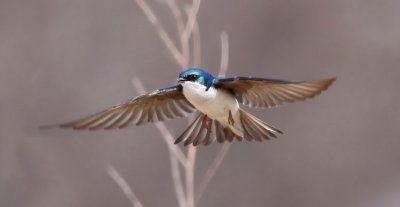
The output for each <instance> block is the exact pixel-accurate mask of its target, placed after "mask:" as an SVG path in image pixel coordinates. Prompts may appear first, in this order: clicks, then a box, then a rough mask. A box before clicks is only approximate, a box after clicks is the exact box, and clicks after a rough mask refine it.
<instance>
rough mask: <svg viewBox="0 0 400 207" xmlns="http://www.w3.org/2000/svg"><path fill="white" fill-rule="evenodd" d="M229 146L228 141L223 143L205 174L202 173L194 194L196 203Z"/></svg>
mask: <svg viewBox="0 0 400 207" xmlns="http://www.w3.org/2000/svg"><path fill="white" fill-rule="evenodd" d="M230 147H231V144H230V143H225V144H224V145H223V146H222V148H221V150H220V151H219V153H218V155H217V156H216V157H215V159H214V161H213V162H212V164H211V165H210V167H209V168H208V170H207V172H206V174H205V175H204V178H203V180H202V181H201V183H200V187H199V189H198V191H197V196H196V204H197V203H198V202H199V201H200V199H201V197H202V196H203V194H204V191H205V190H206V188H207V186H208V183H210V181H211V179H212V177H213V176H214V174H215V172H216V171H217V170H218V168H219V166H220V165H221V164H222V161H223V160H224V158H225V155H226V154H227V153H228V151H229V149H230Z"/></svg>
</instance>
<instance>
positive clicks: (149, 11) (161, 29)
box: [136, 0, 188, 68]
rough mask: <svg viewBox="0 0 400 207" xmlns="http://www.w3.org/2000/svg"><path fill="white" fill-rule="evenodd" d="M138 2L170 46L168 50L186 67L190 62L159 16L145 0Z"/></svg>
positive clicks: (164, 41) (163, 39)
mask: <svg viewBox="0 0 400 207" xmlns="http://www.w3.org/2000/svg"><path fill="white" fill-rule="evenodd" d="M136 2H137V4H138V5H139V7H140V8H141V9H142V10H143V12H144V13H145V15H146V16H147V18H148V19H149V21H150V23H151V24H152V25H153V26H154V27H155V28H156V30H157V33H158V34H159V36H160V38H161V40H162V41H163V43H164V44H165V46H166V47H167V48H168V50H169V51H170V53H171V54H172V56H173V57H174V59H175V61H176V62H177V63H178V64H179V65H180V66H181V68H185V67H186V66H187V64H188V63H187V62H186V59H185V57H184V56H183V55H182V53H181V52H179V50H178V49H177V47H176V46H175V44H174V43H173V41H172V39H171V38H170V37H169V36H168V34H167V32H166V31H165V29H164V27H163V26H162V25H161V24H160V22H159V21H158V18H157V16H156V15H155V14H154V12H153V10H152V9H151V8H150V7H149V5H148V4H147V3H146V2H145V1H144V0H136Z"/></svg>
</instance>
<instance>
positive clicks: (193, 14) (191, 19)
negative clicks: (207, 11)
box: [182, 0, 200, 41]
mask: <svg viewBox="0 0 400 207" xmlns="http://www.w3.org/2000/svg"><path fill="white" fill-rule="evenodd" d="M199 9H200V0H193V3H192V7H191V9H190V12H189V16H188V20H187V22H186V27H185V31H183V34H182V38H183V40H184V41H189V38H190V36H191V35H192V31H193V27H194V24H195V22H196V19H197V13H198V12H199Z"/></svg>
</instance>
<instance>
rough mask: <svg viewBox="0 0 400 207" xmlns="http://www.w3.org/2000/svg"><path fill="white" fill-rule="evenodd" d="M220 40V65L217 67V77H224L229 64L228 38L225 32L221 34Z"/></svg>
mask: <svg viewBox="0 0 400 207" xmlns="http://www.w3.org/2000/svg"><path fill="white" fill-rule="evenodd" d="M220 39H221V65H220V67H219V73H218V76H220V77H224V76H226V73H227V72H228V63H229V38H228V34H227V33H226V32H222V33H221V35H220Z"/></svg>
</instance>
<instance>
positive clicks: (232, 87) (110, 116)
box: [57, 68, 335, 146]
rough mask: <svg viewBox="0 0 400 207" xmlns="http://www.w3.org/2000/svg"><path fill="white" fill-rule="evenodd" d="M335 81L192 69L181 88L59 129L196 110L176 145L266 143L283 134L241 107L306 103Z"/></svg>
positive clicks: (120, 124)
mask: <svg viewBox="0 0 400 207" xmlns="http://www.w3.org/2000/svg"><path fill="white" fill-rule="evenodd" d="M334 81H335V78H331V79H326V80H321V81H316V82H305V81H286V80H277V79H267V78H256V77H242V76H236V77H230V78H220V77H215V76H213V75H212V74H210V73H208V72H206V71H205V70H203V69H200V68H189V69H187V70H185V71H183V72H181V73H180V74H179V77H178V79H177V82H178V84H177V85H174V86H171V87H167V88H162V89H157V90H155V91H153V92H151V93H148V94H145V95H141V96H138V97H135V98H133V99H130V100H128V101H127V102H125V103H123V104H120V105H117V106H114V107H111V108H109V109H106V110H104V111H101V112H99V113H97V114H94V115H92V116H89V117H86V118H83V119H80V120H78V121H73V122H69V123H65V124H61V125H57V126H59V127H61V128H72V129H76V130H82V129H88V130H96V129H115V128H126V127H128V126H131V125H132V124H136V125H141V124H144V123H147V122H156V121H165V120H168V119H173V118H176V117H185V116H187V115H188V114H190V113H193V112H196V111H198V115H196V117H195V119H194V121H193V122H192V123H191V124H190V125H189V126H188V127H187V129H186V130H185V131H184V132H183V133H182V134H181V135H180V136H179V137H178V138H177V139H176V140H175V144H177V143H180V142H183V144H184V145H185V146H186V145H190V144H193V145H194V146H197V145H199V144H203V145H209V144H210V143H212V142H213V141H214V140H215V139H216V140H217V141H218V142H220V143H223V142H225V141H229V142H232V141H233V140H235V139H236V140H238V141H242V140H248V141H252V140H256V141H263V140H269V139H270V138H271V137H274V138H275V137H276V135H277V134H281V133H282V132H281V131H280V130H279V129H277V128H275V127H273V126H271V125H269V124H267V123H265V122H263V121H261V120H260V119H258V118H257V117H255V116H254V115H252V114H250V113H248V112H246V111H245V110H244V109H242V108H241V107H240V105H239V104H243V105H247V106H250V107H258V108H270V107H273V106H276V105H280V104H282V103H285V102H294V101H303V100H305V99H307V98H312V97H314V96H316V95H318V94H320V93H321V92H322V91H324V90H326V89H327V88H328V87H329V86H330V85H331V84H332V83H333V82H334ZM213 131H215V133H213Z"/></svg>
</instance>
